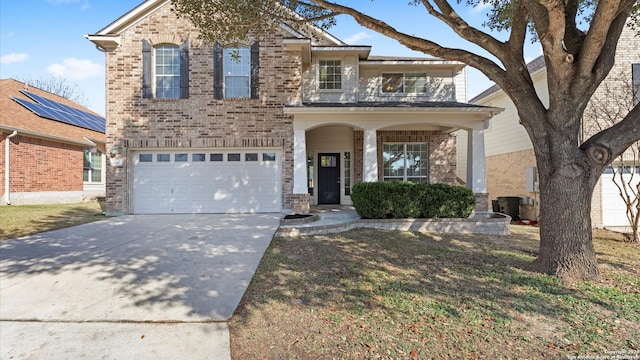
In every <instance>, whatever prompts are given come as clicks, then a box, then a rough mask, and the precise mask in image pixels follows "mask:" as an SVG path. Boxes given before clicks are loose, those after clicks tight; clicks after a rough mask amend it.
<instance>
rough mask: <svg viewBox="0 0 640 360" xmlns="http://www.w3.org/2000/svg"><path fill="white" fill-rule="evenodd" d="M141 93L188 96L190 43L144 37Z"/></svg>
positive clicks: (145, 95)
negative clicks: (151, 39) (169, 42)
mask: <svg viewBox="0 0 640 360" xmlns="http://www.w3.org/2000/svg"><path fill="white" fill-rule="evenodd" d="M142 97H143V98H145V99H150V98H152V97H156V98H159V99H186V98H188V97H189V47H188V43H187V42H186V41H184V42H183V43H182V44H180V46H178V45H175V44H159V45H156V46H155V47H152V46H151V43H150V42H149V41H147V40H143V41H142Z"/></svg>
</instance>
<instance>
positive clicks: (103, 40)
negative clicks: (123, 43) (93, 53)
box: [84, 35, 120, 50]
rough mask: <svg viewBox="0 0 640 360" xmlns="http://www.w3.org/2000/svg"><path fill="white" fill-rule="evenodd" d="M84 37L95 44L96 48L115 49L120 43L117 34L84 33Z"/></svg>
mask: <svg viewBox="0 0 640 360" xmlns="http://www.w3.org/2000/svg"><path fill="white" fill-rule="evenodd" d="M84 38H85V39H87V40H89V41H91V42H92V43H94V44H96V46H97V47H98V48H100V49H104V50H108V49H115V48H117V47H118V45H120V37H119V36H100V35H85V36H84Z"/></svg>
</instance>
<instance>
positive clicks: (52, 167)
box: [0, 79, 105, 205]
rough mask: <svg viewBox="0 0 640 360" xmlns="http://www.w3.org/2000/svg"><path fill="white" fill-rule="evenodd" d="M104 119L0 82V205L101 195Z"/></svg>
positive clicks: (18, 84)
mask: <svg viewBox="0 0 640 360" xmlns="http://www.w3.org/2000/svg"><path fill="white" fill-rule="evenodd" d="M104 129H105V120H104V118H103V117H102V116H100V115H98V114H95V113H94V112H92V111H90V110H88V109H86V108H84V107H82V106H80V105H78V104H76V103H74V102H73V101H70V100H68V99H65V98H63V97H60V96H57V95H54V94H52V93H49V92H46V91H43V90H40V89H38V88H35V87H33V86H30V85H28V84H25V83H22V82H19V81H16V80H14V79H3V80H0V141H1V144H0V169H1V171H0V179H1V181H0V192H1V193H2V196H3V198H2V205H6V204H13V205H26V204H56V203H75V202H81V201H83V200H85V199H89V198H93V197H98V196H104V195H105V161H104V156H103V155H102V154H103V153H104V150H105V135H104Z"/></svg>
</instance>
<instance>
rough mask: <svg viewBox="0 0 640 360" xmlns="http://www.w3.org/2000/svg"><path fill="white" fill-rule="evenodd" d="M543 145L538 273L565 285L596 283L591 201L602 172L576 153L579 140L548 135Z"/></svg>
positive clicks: (540, 151)
mask: <svg viewBox="0 0 640 360" xmlns="http://www.w3.org/2000/svg"><path fill="white" fill-rule="evenodd" d="M567 118H569V117H568V116H567ZM538 140H539V141H540V143H539V144H538V146H536V159H537V164H538V174H539V178H540V250H539V254H538V258H537V259H536V260H535V262H534V264H533V266H534V269H535V270H536V271H540V272H543V273H547V274H553V275H557V276H559V277H560V278H562V279H563V280H564V281H566V282H574V281H581V280H596V279H598V278H599V273H598V268H597V261H596V253H595V250H594V247H593V241H592V229H591V197H592V195H593V189H594V187H595V184H596V182H597V180H598V177H599V175H600V171H599V170H598V169H597V165H595V164H593V163H591V162H590V161H589V157H588V156H586V155H585V153H583V152H582V151H581V150H580V149H579V148H578V147H577V145H576V144H577V139H573V138H572V137H571V136H566V135H563V134H562V133H560V132H557V131H549V132H547V136H546V137H544V139H542V140H541V139H540V138H538Z"/></svg>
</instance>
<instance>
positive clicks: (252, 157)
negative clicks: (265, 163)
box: [244, 153, 258, 161]
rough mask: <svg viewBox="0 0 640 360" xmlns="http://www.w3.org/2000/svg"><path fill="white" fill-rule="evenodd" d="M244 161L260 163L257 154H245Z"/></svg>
mask: <svg viewBox="0 0 640 360" xmlns="http://www.w3.org/2000/svg"><path fill="white" fill-rule="evenodd" d="M244 161H258V154H257V153H248V154H244Z"/></svg>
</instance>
